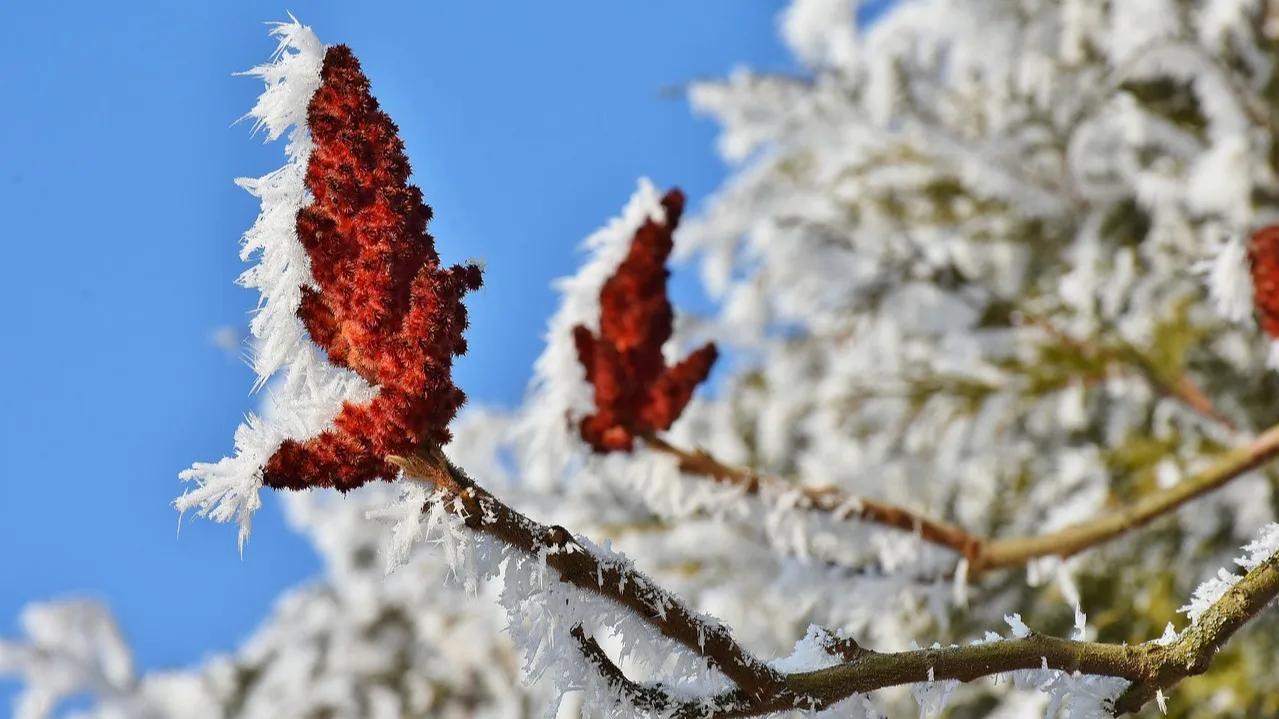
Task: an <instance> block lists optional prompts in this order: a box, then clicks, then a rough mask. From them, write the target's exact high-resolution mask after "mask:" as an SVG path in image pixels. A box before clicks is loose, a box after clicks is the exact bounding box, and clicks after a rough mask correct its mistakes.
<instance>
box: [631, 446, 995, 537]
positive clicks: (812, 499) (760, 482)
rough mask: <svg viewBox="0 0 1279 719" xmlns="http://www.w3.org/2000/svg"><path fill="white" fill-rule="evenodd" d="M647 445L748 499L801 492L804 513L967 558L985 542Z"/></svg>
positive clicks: (697, 455)
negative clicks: (772, 491)
mask: <svg viewBox="0 0 1279 719" xmlns="http://www.w3.org/2000/svg"><path fill="white" fill-rule="evenodd" d="M644 442H645V444H646V445H647V446H648V447H649V448H651V449H654V450H656V451H658V452H663V453H665V454H669V455H671V456H673V457H675V458H676V459H678V460H679V468H680V470H681V471H683V472H686V473H688V474H692V475H697V476H701V477H706V478H707V479H711V480H714V481H716V482H719V483H721V484H727V485H732V486H734V487H737V488H740V489H742V490H743V491H745V492H746V494H749V495H754V494H759V492H760V489H761V488H763V487H764V486H765V485H768V486H774V487H775V488H777V489H780V490H784V491H799V492H800V493H801V494H802V495H803V496H802V499H801V501H800V504H799V506H800V507H801V508H803V509H808V510H811V511H814V512H824V513H828V514H831V515H833V516H836V517H839V518H841V519H855V520H859V521H863V522H871V523H873V524H880V525H883V526H886V527H892V528H894V529H900V530H903V531H906V532H913V533H916V534H918V535H919V536H920V537H921V538H922V539H923V540H924V541H926V542H929V543H931V544H936V545H939V546H942V547H946V548H948V549H953V550H955V551H956V552H958V553H960V554H963V555H965V556H968V555H969V554H971V553H973V552H975V551H976V546H977V545H978V544H981V543H982V541H983V540H982V538H981V537H978V536H976V535H973V534H969V533H968V532H967V531H965V530H964V529H962V528H960V527H957V526H955V525H953V524H949V523H947V522H944V521H941V520H938V519H933V518H931V517H928V516H925V515H924V514H921V513H919V512H916V511H914V510H911V509H907V508H905V507H899V506H897V505H894V504H890V503H888V502H881V501H878V500H875V499H868V498H865V497H853V496H851V495H848V494H845V493H844V492H841V491H840V490H838V489H835V488H834V487H821V488H810V487H798V486H796V485H794V484H791V483H789V482H785V481H783V480H780V479H777V478H775V477H770V476H768V475H763V474H757V473H755V472H752V471H750V470H747V469H741V468H738V467H732V466H729V465H727V464H724V463H722V462H720V461H719V460H717V459H715V457H713V456H712V455H711V454H709V453H707V452H705V451H701V450H699V451H696V452H690V451H688V450H685V449H681V448H679V447H676V446H675V445H673V444H671V443H670V442H668V441H666V440H664V439H662V438H661V437H658V436H656V435H648V436H646V437H644Z"/></svg>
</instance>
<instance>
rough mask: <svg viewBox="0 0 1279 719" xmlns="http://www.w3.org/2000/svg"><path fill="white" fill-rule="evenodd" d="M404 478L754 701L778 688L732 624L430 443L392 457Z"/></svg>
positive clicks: (777, 680) (472, 525) (778, 683)
mask: <svg viewBox="0 0 1279 719" xmlns="http://www.w3.org/2000/svg"><path fill="white" fill-rule="evenodd" d="M387 461H389V462H392V463H393V464H395V465H397V466H399V467H400V468H401V469H403V470H404V473H405V475H406V476H409V477H415V478H418V479H422V480H425V481H428V482H430V483H432V484H434V485H435V486H436V487H437V488H439V489H443V490H445V491H446V492H448V493H450V494H453V495H456V496H457V497H459V498H461V500H462V503H463V505H464V506H465V508H466V516H465V519H466V523H467V526H469V527H470V528H471V529H473V530H475V531H478V532H482V533H484V534H487V535H489V536H491V537H493V538H494V539H496V540H498V541H500V542H502V543H503V544H505V545H507V546H509V547H513V548H515V549H518V550H520V551H521V552H524V553H525V554H528V555H531V556H535V557H545V559H546V566H547V567H550V568H551V569H554V570H556V571H557V572H558V573H559V575H560V578H561V579H562V580H563V581H564V582H566V583H568V584H572V585H573V586H575V587H577V588H579V589H583V590H585V591H588V592H592V593H594V594H598V595H600V596H602V597H605V598H607V599H610V600H612V601H614V602H616V603H617V604H619V605H621V606H623V607H626V608H627V609H629V610H630V611H631V612H633V613H634V614H635V615H636V616H638V617H641V618H642V619H644V621H646V622H648V623H649V624H650V625H652V626H653V627H654V628H655V629H656V630H657V631H659V632H660V633H661V634H662V635H664V636H666V637H668V638H670V639H673V640H674V641H676V642H679V643H680V644H682V645H684V646H685V647H688V648H689V649H690V650H692V651H693V652H695V653H697V654H698V655H700V656H703V657H705V658H706V659H707V661H708V662H710V664H711V665H712V666H713V667H715V668H716V669H718V670H719V671H721V672H723V673H724V675H725V676H727V677H728V678H729V679H731V680H732V681H733V682H734V683H735V684H736V685H737V686H738V687H739V688H740V689H742V690H743V692H745V694H746V695H747V696H750V697H752V699H753V700H756V701H758V700H760V699H762V698H764V697H768V696H771V695H773V694H775V693H777V692H778V691H779V690H780V689H781V687H782V684H781V675H780V674H778V673H777V672H776V671H774V670H773V669H772V668H771V667H769V666H768V665H767V664H765V663H763V662H761V661H760V660H759V659H757V658H756V657H755V656H754V655H752V654H751V653H750V652H749V651H748V650H747V649H746V648H745V647H743V646H742V645H741V644H738V643H737V640H736V639H734V638H733V636H732V634H731V633H730V632H729V630H728V629H727V628H726V627H724V626H722V625H720V624H717V623H712V622H709V621H707V620H706V619H704V618H702V617H700V616H698V615H697V614H695V613H694V612H692V611H690V610H689V609H688V608H687V607H686V606H685V605H684V603H683V602H681V601H680V599H679V598H678V597H676V596H675V595H674V594H671V593H670V592H668V591H666V590H665V589H663V588H661V587H659V586H658V585H657V584H656V583H655V582H653V581H652V580H651V579H649V578H648V577H647V576H645V575H643V574H642V573H640V572H639V571H637V570H636V569H635V568H634V567H633V566H631V564H630V563H629V562H625V561H621V560H618V559H614V558H609V557H599V556H596V555H595V554H594V553H592V552H590V551H588V550H587V549H586V548H585V547H583V546H581V545H580V544H578V543H577V542H576V541H574V539H573V535H572V534H571V533H570V532H569V531H568V530H567V529H565V528H563V527H559V526H554V527H548V526H546V525H543V524H540V523H538V522H535V521H533V520H532V519H530V518H528V517H526V516H524V515H523V514H521V513H519V512H517V511H516V510H514V509H512V508H511V507H508V506H507V505H505V504H503V503H502V502H501V500H499V499H497V498H496V497H494V496H493V495H492V494H490V493H489V492H488V491H487V490H485V489H484V488H483V487H481V486H479V485H478V484H476V483H475V482H474V481H473V480H471V478H470V477H468V476H467V475H466V473H465V472H463V471H462V470H461V469H460V468H459V467H457V466H456V465H454V464H453V463H452V462H450V461H449V460H448V458H447V457H445V456H444V454H443V452H441V451H440V449H439V448H438V447H435V446H427V447H424V448H422V449H421V450H420V451H419V452H418V453H417V454H415V455H413V456H410V457H388V458H387Z"/></svg>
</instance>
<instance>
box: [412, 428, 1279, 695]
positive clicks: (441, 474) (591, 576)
mask: <svg viewBox="0 0 1279 719" xmlns="http://www.w3.org/2000/svg"><path fill="white" fill-rule="evenodd" d="M1276 447H1279V427H1276V428H1273V429H1271V430H1269V431H1268V432H1266V433H1265V434H1263V435H1261V437H1258V439H1257V441H1256V442H1254V443H1253V445H1252V446H1251V447H1248V448H1244V449H1242V450H1239V451H1237V452H1236V453H1234V455H1232V456H1231V457H1228V458H1226V459H1223V460H1222V462H1220V463H1219V464H1218V469H1217V470H1215V473H1214V471H1210V472H1208V473H1205V476H1207V477H1216V478H1217V479H1218V480H1219V482H1220V481H1225V480H1224V479H1221V478H1223V477H1227V476H1235V475H1237V474H1238V473H1241V472H1242V471H1245V469H1246V468H1250V467H1253V466H1257V465H1258V464H1260V463H1261V462H1263V461H1265V459H1267V458H1269V457H1270V456H1271V455H1273V454H1274V453H1275V452H1276ZM387 459H388V461H390V462H392V463H394V464H396V465H397V466H399V467H400V468H402V469H403V470H404V473H405V476H406V477H410V478H415V479H420V480H424V481H427V482H430V483H432V484H434V485H435V486H436V487H437V488H439V489H442V490H444V491H445V492H448V493H450V494H452V495H454V496H456V497H458V498H460V499H461V500H462V505H463V507H464V515H463V518H464V520H465V521H466V523H467V526H468V527H471V528H472V529H473V530H475V531H477V532H482V533H485V534H488V535H489V536H491V537H493V538H494V539H496V540H498V541H500V542H502V543H504V544H506V545H508V546H510V547H513V548H515V549H518V550H520V551H522V552H524V553H526V554H529V555H532V556H539V557H545V559H546V564H547V566H548V567H551V568H553V569H555V570H556V571H557V572H558V573H559V575H560V578H561V580H563V581H564V582H566V583H569V584H572V585H573V586H576V587H578V588H580V589H584V590H586V591H589V592H593V593H595V594H598V595H600V596H602V597H604V598H607V599H610V600H612V601H614V602H616V603H617V604H619V605H621V606H623V607H626V608H627V609H629V610H630V611H632V612H633V613H634V614H635V615H636V616H638V617H640V618H642V619H644V620H645V621H647V622H648V623H649V624H650V625H652V626H653V627H654V628H656V629H657V630H658V631H659V632H661V633H662V634H663V635H664V636H667V637H669V638H671V639H674V640H675V641H677V642H679V643H680V644H682V645H684V646H685V647H687V648H688V649H690V650H691V651H693V652H694V653H696V654H698V655H699V656H702V657H705V658H706V659H707V661H708V662H710V663H711V665H712V666H714V667H716V668H717V669H719V670H720V671H721V672H723V673H724V674H725V675H726V676H727V677H728V678H729V679H731V680H732V681H733V682H734V683H735V684H736V685H737V689H734V690H731V691H727V692H722V693H720V694H718V695H714V696H709V697H702V698H698V699H688V698H684V697H678V696H676V695H674V694H673V693H671V692H670V691H668V690H666V689H664V688H663V687H662V686H661V685H660V684H653V685H645V684H640V683H638V682H635V681H633V680H631V679H629V678H627V677H626V676H625V674H624V673H623V672H622V671H621V669H620V668H618V667H617V665H616V664H615V663H614V662H613V661H612V660H611V659H609V657H608V656H607V655H606V654H605V653H604V651H603V650H602V649H601V648H600V646H599V644H598V643H597V642H596V641H595V640H594V638H593V637H588V636H587V635H586V634H585V632H584V631H583V629H582V628H581V627H580V626H577V627H574V628H573V629H572V630H571V631H570V634H571V635H572V637H573V638H574V640H576V641H577V643H578V648H579V650H580V651H581V653H582V655H583V657H584V658H585V659H586V660H587V661H588V662H590V663H591V664H592V665H594V666H595V667H596V669H597V670H598V671H599V672H600V675H601V677H602V678H603V679H604V680H605V681H606V682H607V683H608V684H609V685H610V686H612V687H613V688H615V689H617V690H618V691H620V692H622V693H623V694H625V695H626V697H627V698H628V699H629V700H630V701H631V702H632V703H633V704H634V705H635V706H636V707H637V708H639V709H641V710H644V711H649V712H652V713H658V714H663V715H669V716H676V717H686V718H689V719H691V718H692V717H723V718H725V719H727V718H729V717H750V716H759V715H761V714H768V713H772V712H777V711H782V710H786V709H795V708H800V709H821V708H824V707H828V706H830V705H832V704H834V703H836V702H838V701H841V700H843V699H847V698H848V697H850V696H853V695H854V694H864V693H866V692H870V691H873V690H876V689H882V688H885V687H890V686H896V685H900V684H912V683H922V682H932V681H946V680H955V681H960V682H970V681H973V680H976V679H979V678H981V677H987V676H991V675H995V674H1002V673H1006V672H1012V671H1018V670H1036V669H1045V668H1047V669H1053V670H1059V671H1063V672H1068V673H1076V672H1078V673H1082V674H1090V675H1098V676H1108V677H1117V678H1122V679H1127V680H1129V681H1131V682H1132V684H1131V685H1130V687H1129V688H1128V689H1127V690H1126V691H1125V692H1124V694H1122V695H1121V696H1120V697H1119V699H1118V700H1117V701H1116V704H1115V711H1116V712H1117V713H1120V714H1122V713H1129V712H1135V711H1137V710H1139V709H1140V708H1141V707H1142V706H1143V705H1144V704H1145V703H1146V702H1148V701H1149V700H1150V699H1151V698H1152V697H1154V696H1155V695H1156V694H1157V693H1158V692H1160V691H1162V690H1163V689H1167V688H1169V687H1171V686H1173V685H1175V684H1176V683H1178V682H1179V681H1181V680H1182V679H1184V678H1186V677H1189V676H1194V675H1197V674H1202V673H1204V672H1205V671H1207V669H1208V667H1209V665H1210V663H1211V660H1212V657H1213V656H1214V655H1215V654H1216V652H1217V651H1218V650H1219V649H1220V648H1221V647H1222V646H1223V645H1224V644H1225V643H1226V642H1227V641H1228V640H1229V639H1230V637H1231V636H1233V635H1234V634H1235V632H1237V631H1238V630H1239V629H1240V628H1241V627H1243V625H1244V624H1246V623H1247V622H1248V620H1249V619H1251V618H1252V617H1254V616H1256V614H1258V613H1259V612H1260V611H1261V610H1262V609H1263V608H1264V607H1265V606H1266V605H1267V604H1269V603H1270V602H1271V601H1272V600H1274V599H1275V597H1276V596H1279V555H1275V556H1271V557H1270V558H1268V559H1266V560H1265V561H1263V562H1262V563H1261V564H1259V565H1258V566H1257V567H1256V568H1254V569H1253V570H1252V571H1251V572H1249V573H1248V574H1247V576H1245V577H1243V578H1242V579H1241V580H1240V581H1239V582H1238V583H1237V584H1235V585H1234V586H1233V587H1232V588H1231V589H1230V590H1229V591H1228V592H1227V593H1226V594H1225V595H1223V596H1222V597H1221V598H1220V599H1218V600H1217V601H1216V602H1215V603H1213V604H1212V606H1211V607H1209V608H1208V609H1207V610H1206V611H1205V612H1204V613H1203V614H1202V615H1200V616H1199V618H1198V621H1197V622H1195V624H1194V625H1193V626H1191V627H1190V628H1189V629H1187V630H1186V631H1185V632H1183V633H1182V634H1181V636H1180V637H1179V638H1178V639H1177V640H1176V641H1174V642H1172V643H1171V644H1169V645H1167V646H1161V645H1159V644H1156V643H1146V644H1140V645H1135V646H1130V645H1117V644H1104V643H1099V642H1079V641H1072V640H1067V639H1060V638H1055V637H1048V636H1044V635H1040V634H1037V633H1035V632H1031V633H1030V634H1028V635H1027V636H1025V637H1023V638H1019V639H1002V640H996V641H992V642H984V643H979V644H970V645H967V646H957V647H946V648H935V649H917V650H913V651H906V652H895V653H880V652H875V651H872V650H869V649H864V648H862V647H861V646H859V645H858V644H857V643H856V642H854V641H852V640H850V639H840V640H838V641H836V642H834V643H830V644H828V645H827V651H829V652H830V653H831V654H832V656H835V657H838V658H839V659H840V660H841V663H840V664H838V665H836V666H834V667H830V668H828V669H820V670H817V671H812V672H799V673H794V674H781V673H779V672H777V671H776V670H774V669H772V668H771V667H770V666H768V665H767V664H765V663H763V662H761V661H760V660H759V659H757V658H755V657H754V656H753V655H751V654H750V652H748V651H747V650H746V649H745V648H744V647H742V646H741V645H740V644H738V643H737V641H736V639H734V638H733V636H732V634H731V633H730V632H729V630H728V629H726V628H725V627H724V626H722V625H720V624H718V623H714V622H711V621H708V620H706V619H703V618H702V617H700V616H698V615H696V614H694V613H693V612H691V611H690V610H689V609H688V608H687V607H685V606H684V604H683V603H682V602H681V601H680V600H679V599H678V598H677V597H676V596H675V595H673V594H671V593H670V592H668V591H666V590H665V589H662V588H661V587H659V586H658V585H657V584H655V583H654V582H653V581H652V580H651V579H649V578H648V577H646V576H645V575H643V574H641V573H640V572H638V571H636V570H635V569H634V568H633V567H632V566H631V565H630V564H629V563H625V562H622V561H618V560H615V559H612V558H607V557H598V556H596V555H595V553H594V552H592V551H590V550H588V549H587V548H586V547H583V546H582V545H580V544H578V543H577V542H576V541H575V540H574V539H573V538H572V535H571V534H570V533H569V532H568V530H566V529H564V528H563V527H558V526H555V527H547V526H545V525H542V524H539V523H537V522H535V521H533V520H532V519H529V518H528V517H526V516H524V515H523V514H521V513H520V512H518V511H516V510H514V509H512V508H511V507H508V506H507V505H505V504H503V503H502V502H501V500H499V499H497V498H496V497H495V496H493V495H492V494H490V493H488V492H487V491H486V490H484V489H483V488H482V487H480V486H479V485H478V484H476V483H475V482H474V481H473V480H472V479H471V478H470V477H468V476H467V475H466V473H465V472H463V471H462V470H461V469H460V468H458V467H457V466H456V465H454V464H453V463H452V462H450V461H449V460H448V459H447V458H446V457H445V456H444V453H443V452H442V451H441V450H440V449H439V448H438V447H436V446H433V445H430V446H426V447H424V448H422V449H421V450H419V452H418V453H417V454H415V455H413V456H411V457H388V458H387ZM1228 467H1229V468H1233V469H1228ZM1231 472H1233V473H1234V474H1231ZM774 481H776V480H774ZM1204 491H1206V490H1204ZM1185 496H1186V497H1187V498H1188V497H1190V496H1194V495H1190V494H1186V495H1185Z"/></svg>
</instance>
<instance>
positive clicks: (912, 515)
mask: <svg viewBox="0 0 1279 719" xmlns="http://www.w3.org/2000/svg"><path fill="white" fill-rule="evenodd" d="M645 441H646V443H647V445H648V446H649V447H650V448H651V449H654V450H656V451H659V452H664V453H666V454H669V455H671V456H673V457H675V458H676V459H678V460H679V467H680V469H681V470H682V471H684V472H687V473H689V474H693V475H698V476H701V477H706V478H708V479H711V480H714V481H716V482H720V483H722V484H729V485H733V486H736V487H740V488H741V489H743V490H745V491H746V493H747V494H758V493H759V491H760V489H761V488H762V487H764V486H765V485H772V486H775V487H777V488H784V489H787V490H798V491H800V492H802V493H803V495H804V497H805V499H806V502H805V503H804V504H803V507H804V508H805V509H808V510H811V511H815V512H824V513H828V514H831V515H833V516H837V517H840V518H847V519H853V520H859V521H863V522H870V523H873V524H880V525H883V526H886V527H892V528H895V529H900V530H904V531H907V532H913V533H915V534H917V535H918V536H919V537H920V538H921V539H923V540H924V541H926V542H929V543H931V544H935V545H938V546H942V547H947V548H949V549H952V550H954V551H955V552H957V553H959V554H961V555H963V556H964V557H965V558H966V559H967V560H968V577H969V578H970V579H972V578H975V577H977V576H978V575H980V574H982V573H983V572H989V571H992V570H996V569H1006V568H1009V567H1017V566H1022V565H1024V564H1026V563H1027V562H1030V561H1031V560H1034V559H1038V558H1041V557H1051V556H1058V557H1069V556H1071V555H1074V554H1078V553H1079V552H1082V551H1084V550H1086V549H1089V548H1091V547H1094V546H1097V545H1099V544H1104V543H1106V542H1109V541H1111V540H1113V539H1115V538H1117V537H1120V536H1122V535H1123V534H1126V533H1127V532H1130V531H1133V530H1135V529H1138V528H1140V527H1143V526H1145V525H1147V524H1149V523H1150V522H1152V521H1154V520H1156V519H1158V518H1159V517H1162V516H1163V515H1165V514H1168V513H1169V512H1172V511H1174V510H1176V509H1177V508H1178V507H1181V506H1182V505H1184V504H1186V503H1187V502H1190V501H1192V500H1194V499H1197V498H1199V497H1201V496H1203V495H1205V494H1207V493H1208V492H1211V491H1213V490H1215V489H1219V488H1220V487H1222V486H1223V485H1225V484H1226V483H1228V482H1230V481H1231V480H1233V479H1235V478H1237V477H1239V476H1241V475H1243V474H1245V473H1247V472H1249V471H1251V470H1254V469H1256V468H1258V467H1260V466H1262V465H1264V464H1266V463H1268V462H1269V461H1271V460H1272V459H1274V458H1275V457H1276V456H1279V425H1275V426H1273V427H1271V428H1270V429H1267V430H1266V431H1265V432H1263V433H1261V434H1260V435H1258V436H1257V437H1256V438H1255V439H1253V440H1252V442H1250V443H1248V444H1247V445H1245V446H1243V447H1240V448H1238V449H1235V450H1233V451H1231V452H1227V453H1226V454H1225V455H1224V456H1222V457H1221V458H1220V459H1218V460H1217V461H1216V462H1214V463H1213V464H1212V466H1210V467H1209V468H1208V469H1206V470H1204V471H1202V472H1200V473H1199V474H1197V475H1195V476H1193V477H1190V478H1189V479H1186V480H1184V481H1182V482H1180V483H1178V484H1176V485H1174V486H1172V487H1169V488H1167V489H1163V490H1160V491H1158V492H1155V493H1154V494H1150V495H1147V496H1146V497H1144V498H1142V499H1140V500H1138V501H1136V502H1135V503H1133V504H1132V505H1130V506H1127V507H1123V508H1120V509H1117V510H1115V511H1113V512H1111V513H1109V514H1105V515H1102V516H1101V517H1098V518H1096V519H1093V520H1089V521H1086V522H1081V523H1079V524H1075V525H1072V526H1069V527H1066V528H1064V529H1061V530H1058V531H1055V532H1050V533H1048V534H1041V535H1036V536H1032V537H1014V538H1009V539H993V538H987V537H981V536H978V535H975V534H971V533H969V532H967V531H965V530H964V529H962V528H960V527H957V526H955V525H953V524H949V523H947V522H944V521H942V520H939V519H933V518H930V517H927V516H925V515H923V514H921V513H919V512H915V511H913V510H910V509H906V508H904V507H898V506H896V505H893V504H889V503H887V502H880V501H876V500H873V499H866V498H862V497H853V496H851V495H848V494H845V493H843V492H841V491H840V490H838V489H835V488H833V487H823V488H806V487H798V486H796V485H794V484H791V483H789V482H784V481H783V480H780V479H777V478H774V477H768V476H765V475H759V474H756V473H754V472H751V471H750V470H746V469H742V468H739V467H733V466H730V465H726V464H724V463H722V462H720V461H719V460H717V459H715V458H714V457H712V456H711V455H709V454H707V453H706V452H702V451H698V452H689V451H687V450H684V449H681V448H679V447H676V446H674V445H672V444H670V443H669V442H667V441H666V440H664V439H661V438H659V437H656V436H649V437H646V438H645Z"/></svg>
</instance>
